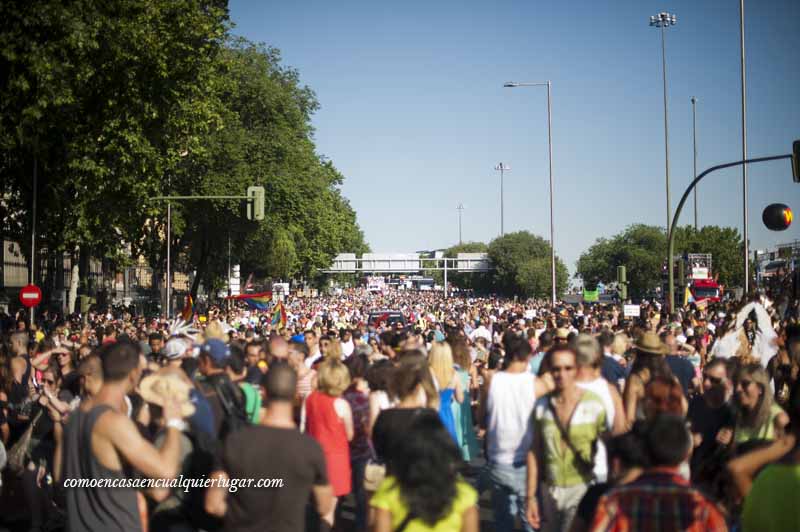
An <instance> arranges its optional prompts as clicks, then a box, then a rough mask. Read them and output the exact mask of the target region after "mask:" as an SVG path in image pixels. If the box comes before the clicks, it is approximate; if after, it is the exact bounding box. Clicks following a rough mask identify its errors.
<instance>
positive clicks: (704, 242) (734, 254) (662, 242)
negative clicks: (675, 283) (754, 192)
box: [576, 224, 743, 298]
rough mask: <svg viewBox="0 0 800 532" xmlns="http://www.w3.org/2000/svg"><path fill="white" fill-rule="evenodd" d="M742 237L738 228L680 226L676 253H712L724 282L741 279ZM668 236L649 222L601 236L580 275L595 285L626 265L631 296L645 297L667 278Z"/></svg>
mask: <svg viewBox="0 0 800 532" xmlns="http://www.w3.org/2000/svg"><path fill="white" fill-rule="evenodd" d="M741 248H742V240H741V237H740V236H739V232H738V231H737V230H736V229H732V228H726V227H718V226H706V227H703V228H702V229H700V230H699V231H695V229H694V228H693V227H679V228H677V229H676V233H675V253H676V255H682V254H684V253H711V254H712V259H713V263H714V266H713V268H714V273H719V280H720V282H721V283H723V284H726V283H736V282H737V280H738V279H741V276H742V269H743V266H742V264H741ZM666 249H667V237H666V234H665V232H664V229H662V228H660V227H655V226H649V225H642V224H637V225H631V226H629V227H627V228H626V229H625V230H624V231H622V232H621V233H619V234H616V235H614V236H612V237H611V238H599V239H598V240H597V241H596V242H595V243H594V244H593V245H592V246H591V247H590V248H589V249H588V250H586V251H585V252H584V253H583V254H581V256H580V258H579V259H578V263H577V273H576V275H577V276H580V277H581V278H582V279H583V282H584V286H586V287H588V288H591V287H594V286H596V285H597V283H598V282H604V283H610V282H613V281H615V280H616V278H617V266H625V267H626V269H627V276H628V291H629V294H630V295H631V297H634V298H640V297H645V296H646V295H647V294H648V293H650V292H652V291H654V290H655V289H656V288H657V287H660V286H661V285H662V282H663V278H664V277H663V274H664V270H663V267H664V265H665V262H666Z"/></svg>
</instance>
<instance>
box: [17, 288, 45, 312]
mask: <svg viewBox="0 0 800 532" xmlns="http://www.w3.org/2000/svg"><path fill="white" fill-rule="evenodd" d="M19 300H20V302H21V303H22V304H23V305H25V306H26V307H28V308H31V307H35V306H36V305H38V304H39V303H41V302H42V291H41V289H40V288H39V287H38V286H36V285H35V284H29V285H28V286H25V287H23V288H22V290H20V291H19Z"/></svg>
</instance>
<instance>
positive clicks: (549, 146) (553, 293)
mask: <svg viewBox="0 0 800 532" xmlns="http://www.w3.org/2000/svg"><path fill="white" fill-rule="evenodd" d="M550 85H551V83H550V80H547V81H543V82H535V83H519V82H515V81H509V82H506V83H504V84H503V87H506V88H515V87H547V150H548V157H547V160H548V164H549V166H550V283H551V286H550V302H551V304H552V305H553V307H555V306H556V242H555V237H554V235H555V231H554V228H553V107H552V103H551V99H550Z"/></svg>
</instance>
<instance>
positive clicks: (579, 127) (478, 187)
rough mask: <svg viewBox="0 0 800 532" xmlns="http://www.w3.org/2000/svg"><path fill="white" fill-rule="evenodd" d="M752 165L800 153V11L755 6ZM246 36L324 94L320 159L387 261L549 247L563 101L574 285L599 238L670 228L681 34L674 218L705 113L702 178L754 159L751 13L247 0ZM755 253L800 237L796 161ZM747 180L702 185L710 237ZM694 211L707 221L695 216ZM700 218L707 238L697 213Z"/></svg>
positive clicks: (773, 194)
mask: <svg viewBox="0 0 800 532" xmlns="http://www.w3.org/2000/svg"><path fill="white" fill-rule="evenodd" d="M746 4H747V5H746V16H745V21H746V44H747V67H748V86H747V89H748V99H747V100H748V153H749V155H750V156H764V155H778V154H783V153H789V151H790V149H791V141H792V140H793V139H798V138H800V53H798V50H800V32H798V30H797V20H800V2H798V1H797V0H783V1H779V0H775V1H772V2H755V1H753V0H749V1H748V2H746ZM230 10H231V18H232V20H233V22H234V23H235V28H234V33H236V34H238V35H242V36H244V37H247V38H248V39H250V40H253V41H257V42H263V43H266V44H268V45H271V46H275V47H277V48H279V49H280V50H281V51H282V54H283V58H284V63H285V64H286V65H289V66H292V67H294V68H296V69H298V71H299V72H300V76H301V80H302V82H303V83H304V84H307V85H308V86H309V87H311V88H312V89H313V90H314V91H315V92H316V94H317V97H318V99H319V101H320V104H321V109H320V110H319V112H317V114H316V115H315V116H314V126H315V128H316V134H315V140H316V143H317V148H318V151H319V153H321V154H323V155H325V156H326V157H328V158H330V159H331V160H332V161H333V162H334V164H335V165H336V166H337V168H338V169H339V170H340V171H341V172H342V173H343V174H344V176H345V182H344V185H343V187H342V190H343V192H344V194H345V195H346V196H347V197H348V198H349V199H350V202H351V203H352V205H353V207H354V208H355V210H356V212H357V214H358V221H359V224H360V225H361V227H362V229H363V230H364V233H365V236H366V238H367V241H368V242H369V244H370V245H371V246H372V249H373V251H377V252H408V251H414V250H419V249H432V248H440V247H447V246H449V245H452V244H454V243H457V241H458V213H457V211H456V206H457V205H458V203H459V202H461V203H463V204H464V205H465V207H466V210H465V211H464V214H463V234H464V240H465V241H467V240H480V241H484V242H488V241H489V240H491V239H492V238H494V237H496V236H498V235H499V232H500V207H499V206H500V186H499V185H500V183H499V174H498V173H497V172H495V171H494V169H493V168H494V166H495V165H496V164H497V163H498V162H499V161H503V162H505V163H506V164H509V165H510V166H511V167H512V170H511V172H510V173H507V174H506V176H505V231H506V232H510V231H515V230H521V229H526V230H530V231H532V232H534V233H536V234H539V235H541V236H543V237H545V238H547V237H548V235H549V208H548V166H547V107H546V105H547V100H546V90H545V89H544V88H536V89H530V88H528V89H504V88H502V85H503V82H505V81H510V80H511V81H542V80H546V79H550V80H551V81H552V84H553V88H552V91H553V95H552V96H553V152H554V153H553V164H554V175H555V232H556V234H555V241H556V252H557V253H558V255H559V256H560V257H562V258H563V259H564V260H565V261H566V263H567V265H568V267H569V269H570V271H572V272H574V269H575V261H576V260H577V258H578V256H579V255H580V254H581V252H582V251H584V250H585V249H587V248H588V247H589V246H590V245H591V244H592V243H593V242H594V241H595V239H597V238H598V237H603V236H611V235H613V234H615V233H617V232H619V231H620V230H622V229H623V228H624V227H625V226H627V225H629V224H632V223H647V224H657V225H662V226H663V225H664V224H665V221H666V213H665V209H666V206H665V203H666V201H665V192H664V188H665V183H664V130H663V127H664V123H663V107H662V78H661V42H660V38H659V34H658V31H659V30H657V29H656V28H651V27H650V26H649V25H648V22H649V17H650V15H654V14H656V13H658V12H660V11H669V12H671V13H675V14H676V15H677V17H678V23H677V25H676V26H674V27H671V28H669V29H668V30H667V78H668V102H669V127H670V166H671V172H670V173H671V182H672V205H673V207H672V209H673V212H674V209H675V206H676V205H677V203H678V200H679V198H680V195H681V194H682V193H683V190H684V189H685V188H686V186H687V185H688V183H689V182H690V181H691V177H692V172H693V170H692V110H691V104H690V97H691V96H696V97H697V98H698V100H699V102H698V106H697V123H698V152H699V153H698V171H700V170H702V169H704V168H707V167H709V166H712V165H714V164H719V163H723V162H729V161H732V160H737V159H740V155H741V141H740V138H741V126H740V120H741V114H740V105H741V103H740V89H739V87H740V81H739V79H740V78H739V11H738V2H736V1H735V0H725V1H722V0H704V1H698V0H694V1H676V2H659V1H633V0H614V1H609V2H596V1H595V2H589V1H581V0H573V1H569V2H560V3H556V2H536V1H531V0H528V1H521V0H515V1H507V0H498V1H493V2H486V1H482V2H479V1H470V0H464V1H460V2H455V1H451V0H442V1H437V2H431V1H419V0H406V1H403V2H388V1H380V0H378V1H376V0H372V1H362V0H343V1H340V2H332V1H330V0H314V1H311V0H296V1H294V2H265V1H258V0H232V1H231V2H230ZM749 176H750V194H749V201H750V208H749V215H750V220H751V221H750V240H751V244H752V246H753V247H754V248H762V247H765V246H771V245H774V244H777V243H781V242H787V241H792V240H795V239H798V238H800V229H799V228H800V223H796V224H795V225H794V226H793V227H792V228H790V229H789V230H788V231H785V232H782V233H774V232H770V231H768V230H767V229H766V228H764V226H763V224H762V222H761V211H762V209H763V208H764V207H765V206H766V205H767V204H769V203H772V202H776V201H781V202H784V203H787V204H788V205H789V206H790V207H792V208H793V209H794V210H795V212H800V185H798V184H794V183H792V179H791V169H790V166H789V163H788V162H786V161H781V162H775V163H764V164H761V165H756V166H753V167H751V169H750V171H749ZM741 205H742V186H741V170H740V169H733V170H724V171H721V172H719V173H717V174H712V175H710V176H709V177H708V178H706V179H705V180H704V182H703V183H701V185H700V196H699V208H700V223H701V225H703V224H716V225H725V226H734V227H737V228H739V230H740V231H741V227H742V214H741ZM689 206H691V204H690V205H689ZM681 220H682V221H683V222H685V223H691V222H692V221H693V214H692V210H691V209H688V210H687V209H685V210H684V214H683V215H682V217H681Z"/></svg>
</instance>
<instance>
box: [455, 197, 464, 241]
mask: <svg viewBox="0 0 800 532" xmlns="http://www.w3.org/2000/svg"><path fill="white" fill-rule="evenodd" d="M456 210H457V211H458V244H459V245H461V243H462V240H461V212H462V211H463V210H464V204H463V203H459V204H458V207H456Z"/></svg>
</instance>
